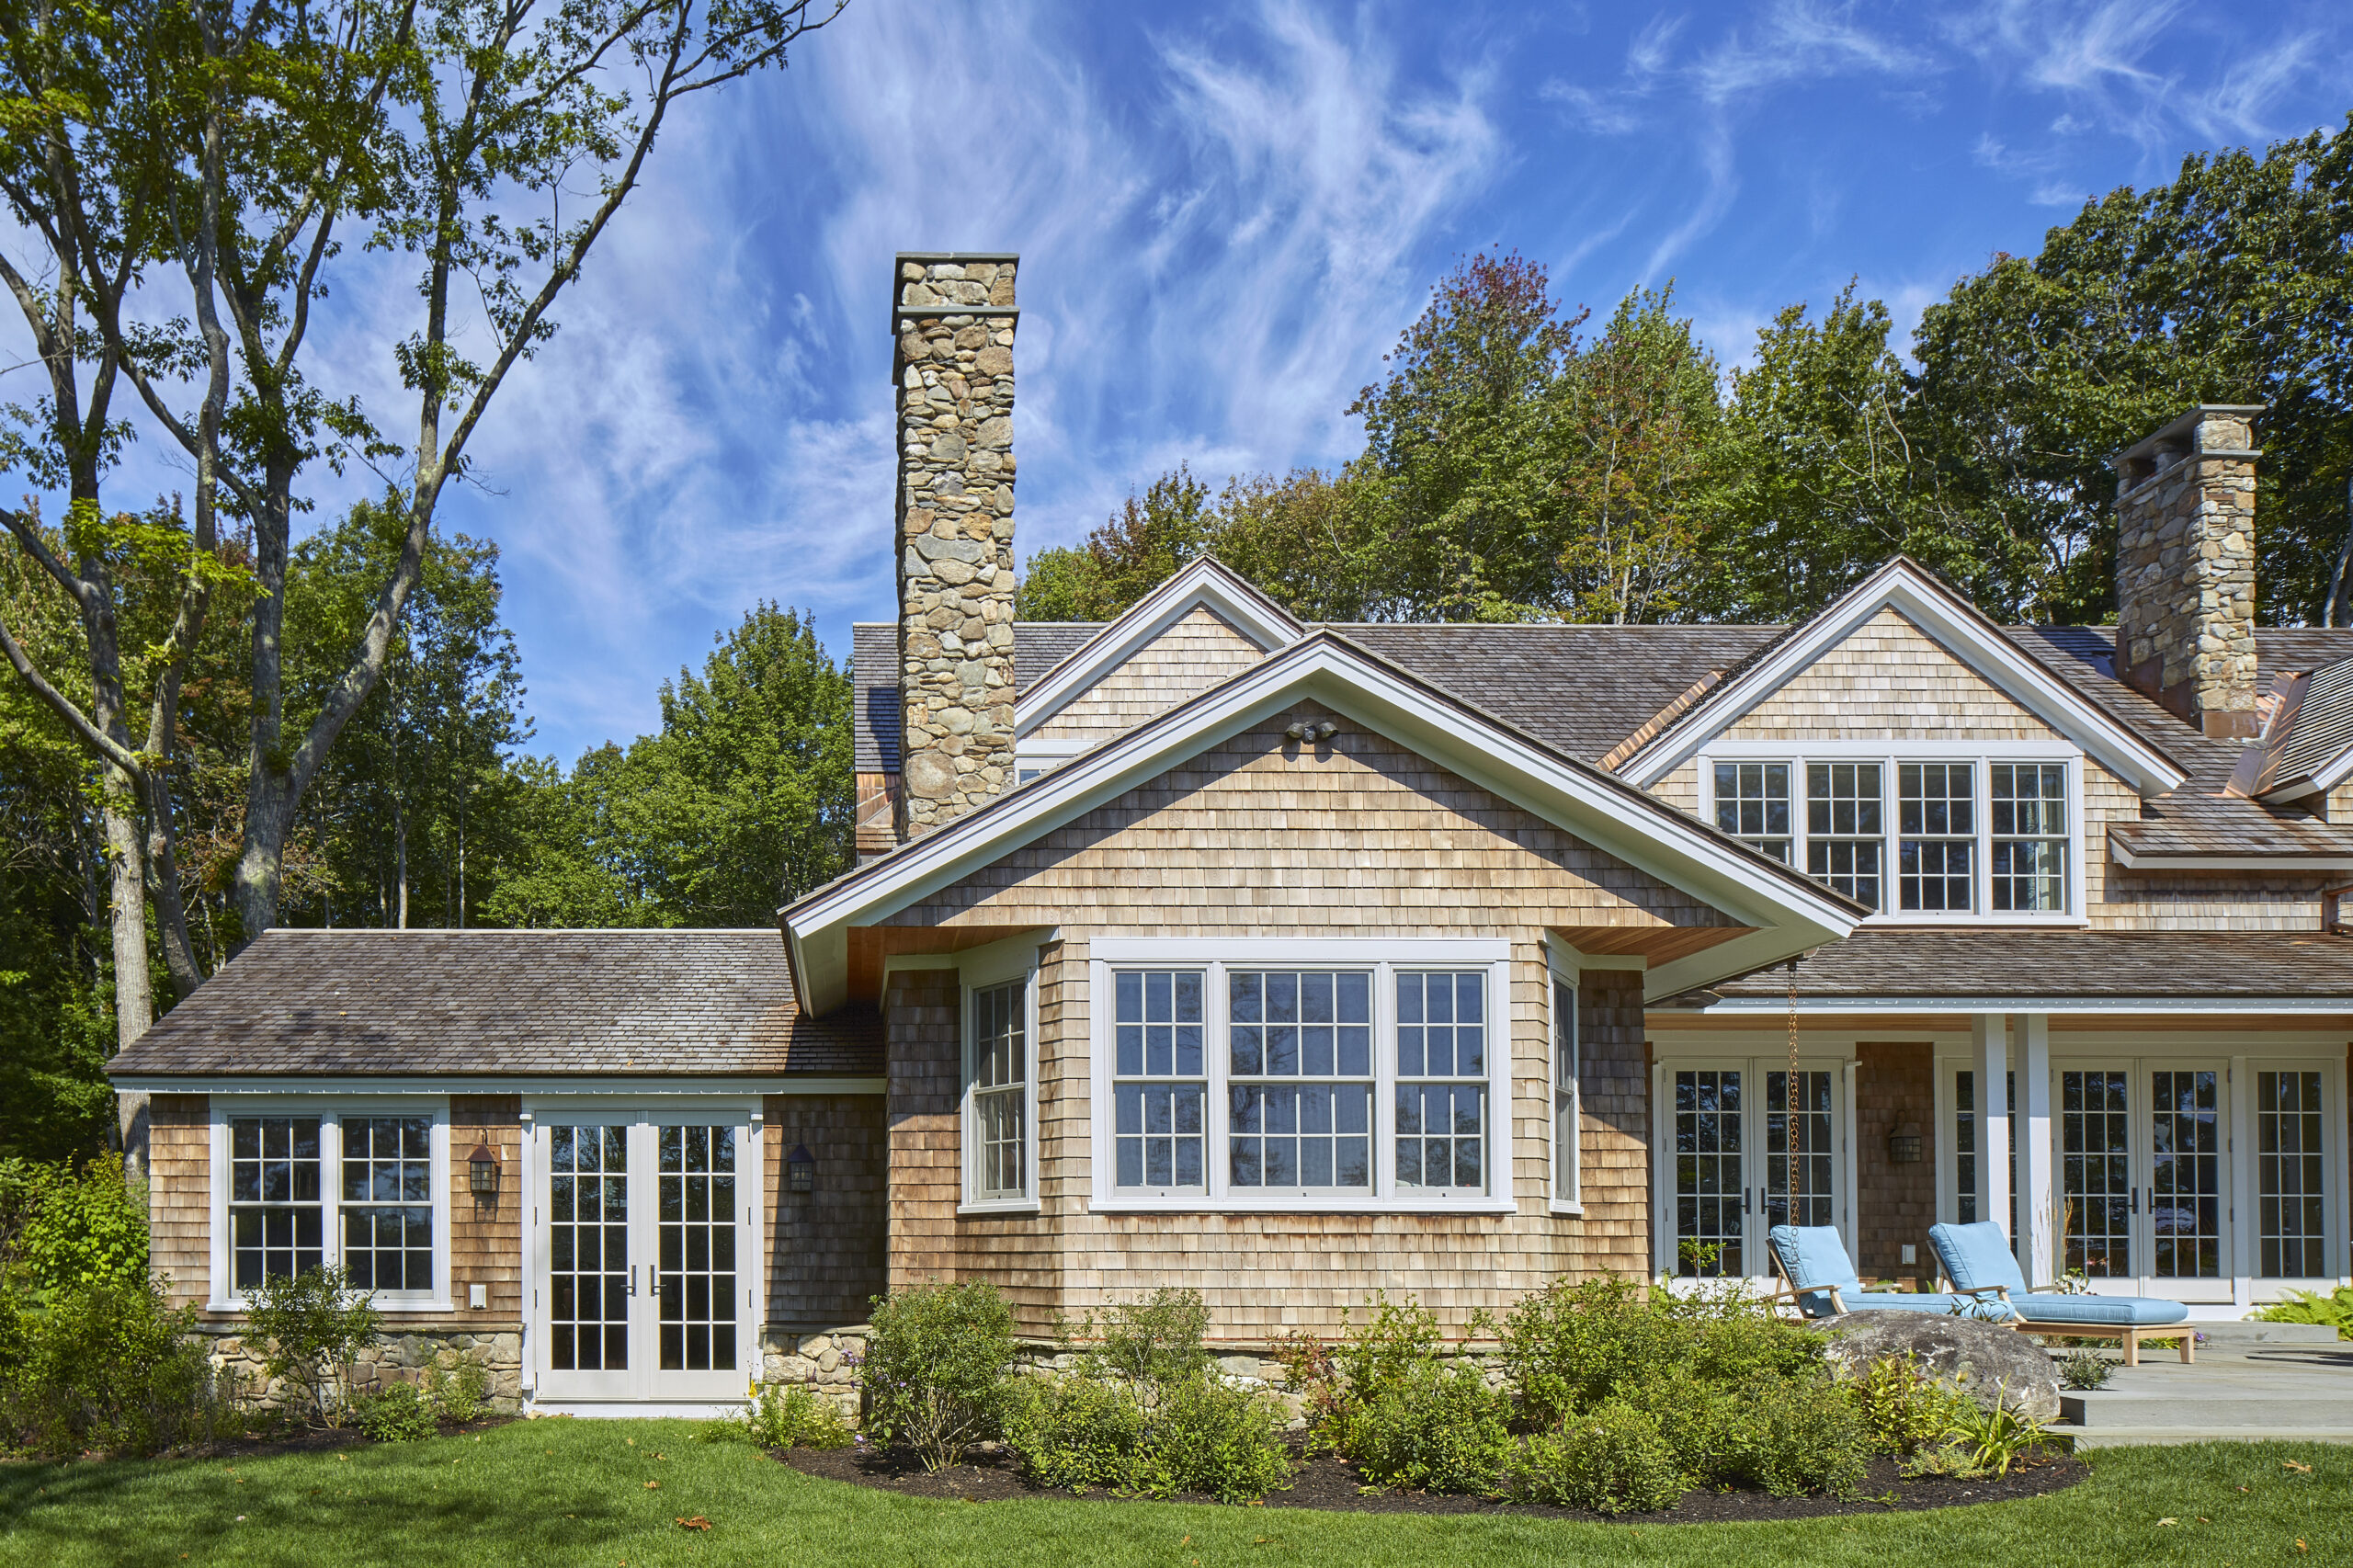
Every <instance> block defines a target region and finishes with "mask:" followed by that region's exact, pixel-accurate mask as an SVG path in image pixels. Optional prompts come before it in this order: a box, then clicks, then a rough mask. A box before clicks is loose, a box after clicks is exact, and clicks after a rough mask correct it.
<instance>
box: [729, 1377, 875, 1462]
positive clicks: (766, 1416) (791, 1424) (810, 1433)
mask: <svg viewBox="0 0 2353 1568" xmlns="http://www.w3.org/2000/svg"><path fill="white" fill-rule="evenodd" d="M741 1425H742V1426H743V1428H744V1431H745V1436H746V1437H750V1438H751V1440H752V1441H753V1442H755V1443H756V1444H758V1445H759V1446H760V1447H761V1448H764V1449H847V1448H848V1447H849V1445H850V1441H851V1438H852V1436H853V1434H852V1433H851V1431H850V1429H849V1422H848V1421H847V1419H845V1418H844V1417H843V1415H842V1407H841V1406H840V1405H838V1404H835V1403H834V1402H833V1401H832V1400H830V1399H827V1398H825V1397H824V1395H822V1394H820V1393H819V1392H817V1391H816V1390H815V1389H813V1388H811V1387H810V1386H809V1385H808V1384H807V1383H765V1384H762V1385H761V1387H760V1389H759V1392H757V1393H756V1394H754V1395H753V1397H752V1403H750V1405H749V1406H748V1407H746V1408H745V1412H744V1419H743V1421H742V1423H741Z"/></svg>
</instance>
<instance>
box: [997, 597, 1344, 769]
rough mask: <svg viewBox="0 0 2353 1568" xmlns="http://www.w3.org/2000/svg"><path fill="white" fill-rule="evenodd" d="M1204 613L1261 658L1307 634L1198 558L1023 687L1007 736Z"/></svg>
mask: <svg viewBox="0 0 2353 1568" xmlns="http://www.w3.org/2000/svg"><path fill="white" fill-rule="evenodd" d="M1204 608H1205V609H1207V610H1209V611H1210V612H1211V614H1213V615H1215V616H1216V617H1217V618H1218V619H1221V620H1222V621H1224V622H1225V623H1226V624H1227V625H1229V626H1231V627H1233V629H1234V630H1235V631H1239V632H1240V633H1242V635H1243V636H1244V637H1245V638H1247V639H1249V641H1250V642H1253V643H1256V645H1257V647H1258V649H1259V650H1260V652H1262V653H1272V652H1274V651H1275V650H1276V649H1277V648H1280V647H1284V646H1286V645H1288V644H1290V643H1292V642H1297V641H1299V639H1300V638H1302V637H1303V636H1305V635H1306V634H1307V627H1306V625H1305V624H1304V623H1303V622H1302V621H1301V620H1300V619H1299V618H1298V617H1296V616H1294V615H1292V614H1291V613H1290V611H1289V610H1287V609H1285V608H1283V607H1282V606H1280V605H1279V604H1277V603H1276V602H1275V601H1274V600H1272V599H1270V598H1268V597H1267V596H1266V595H1265V594H1263V593H1261V592H1259V590H1258V589H1257V588H1256V587H1255V586H1253V585H1251V583H1250V582H1249V581H1248V579H1246V578H1245V577H1244V576H1243V575H1242V574H1240V573H1238V572H1236V571H1234V570H1233V568H1232V567H1230V566H1228V565H1226V564H1225V563H1224V562H1222V561H1220V560H1218V559H1217V558H1216V557H1215V556H1212V555H1204V556H1200V557H1199V558H1198V559H1196V560H1194V561H1192V562H1188V564H1186V565H1185V566H1184V567H1182V568H1181V569H1179V570H1178V571H1177V572H1176V574H1173V575H1172V576H1170V577H1169V579H1168V580H1167V581H1166V582H1165V583H1163V584H1161V585H1160V586H1158V587H1156V588H1154V589H1153V591H1152V592H1150V593H1148V594H1146V595H1145V596H1144V597H1142V598H1141V599H1138V600H1137V601H1136V602H1135V603H1134V604H1132V605H1131V606H1129V607H1128V609H1127V612H1126V613H1125V614H1123V615H1121V616H1120V618H1119V619H1116V620H1114V621H1111V622H1109V623H1108V625H1106V626H1104V627H1103V628H1102V629H1101V630H1099V631H1097V632H1096V634H1095V635H1094V636H1093V637H1091V638H1089V639H1087V641H1086V642H1084V643H1082V644H1081V645H1080V646H1079V647H1077V648H1076V649H1074V650H1073V651H1072V652H1071V653H1070V654H1069V655H1068V656H1067V657H1065V658H1064V659H1063V661H1062V662H1061V663H1060V664H1058V665H1055V666H1054V667H1053V668H1052V669H1051V670H1049V671H1047V672H1046V674H1044V675H1043V676H1040V677H1039V678H1038V679H1037V680H1036V681H1035V682H1034V683H1027V682H1025V683H1022V684H1021V685H1020V686H1019V687H1017V695H1016V697H1015V699H1014V709H1013V714H1014V717H1013V732H1014V733H1015V734H1016V735H1017V736H1019V735H1024V734H1027V733H1029V732H1030V731H1031V730H1034V729H1036V728H1037V727H1038V726H1039V725H1040V724H1042V723H1044V722H1046V721H1047V720H1048V719H1051V718H1052V717H1053V716H1054V715H1055V714H1056V713H1058V712H1060V711H1061V710H1063V708H1065V707H1067V706H1069V705H1070V703H1071V702H1072V701H1073V700H1074V699H1076V698H1077V697H1078V696H1079V695H1080V694H1081V693H1083V692H1085V691H1086V689H1087V688H1088V687H1092V686H1093V685H1094V684H1095V683H1096V682H1097V681H1098V680H1100V679H1102V678H1103V676H1106V675H1108V674H1109V673H1110V672H1111V671H1112V670H1115V669H1117V668H1118V667H1119V666H1120V665H1123V664H1125V663H1127V662H1128V660H1129V659H1131V658H1132V657H1133V656H1134V655H1135V653H1136V652H1137V650H1139V649H1141V648H1142V647H1144V646H1145V645H1146V644H1147V643H1149V642H1152V641H1153V639H1154V638H1156V637H1158V636H1159V635H1160V634H1161V633H1162V632H1164V631H1167V630H1168V629H1169V628H1170V627H1172V626H1174V625H1176V623H1177V622H1178V621H1180V620H1182V619H1185V618H1186V617H1187V616H1188V615H1190V614H1192V613H1193V611H1194V610H1196V609H1204ZM1017 646H1018V644H1017ZM1016 657H1018V654H1017V655H1016Z"/></svg>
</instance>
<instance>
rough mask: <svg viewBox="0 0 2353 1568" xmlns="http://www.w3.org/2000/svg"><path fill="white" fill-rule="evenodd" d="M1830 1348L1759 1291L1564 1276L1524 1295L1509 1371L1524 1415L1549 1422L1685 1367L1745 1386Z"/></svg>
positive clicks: (1511, 1339)
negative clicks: (1700, 1290)
mask: <svg viewBox="0 0 2353 1568" xmlns="http://www.w3.org/2000/svg"><path fill="white" fill-rule="evenodd" d="M1821 1355H1822V1346H1821V1343H1820V1336H1819V1335H1813V1334H1810V1333H1808V1332H1807V1331H1806V1330H1805V1329H1804V1327H1802V1325H1800V1324H1792V1323H1789V1322H1786V1321H1784V1320H1781V1319H1779V1318H1777V1317H1776V1316H1775V1315H1774V1314H1773V1312H1771V1311H1770V1310H1769V1308H1768V1307H1767V1305H1766V1304H1765V1303H1764V1302H1763V1301H1759V1300H1757V1299H1756V1298H1754V1297H1750V1296H1747V1295H1745V1294H1744V1293H1742V1292H1739V1291H1736V1290H1735V1291H1731V1292H1728V1293H1725V1294H1723V1295H1720V1296H1719V1295H1708V1296H1677V1295H1675V1294H1673V1293H1672V1292H1670V1291H1665V1290H1647V1291H1646V1288H1645V1287H1644V1286H1643V1284H1642V1283H1641V1282H1640V1281H1637V1280H1632V1279H1626V1278H1619V1277H1617V1276H1615V1275H1609V1276H1604V1277H1602V1278H1597V1279H1588V1280H1585V1281H1582V1282H1580V1283H1576V1284H1571V1283H1570V1282H1569V1281H1567V1280H1565V1279H1560V1280H1555V1281H1553V1282H1552V1284H1551V1285H1549V1286H1547V1287H1546V1288H1545V1289H1543V1290H1539V1291H1536V1292H1535V1293H1533V1294H1531V1295H1529V1296H1527V1297H1525V1298H1523V1299H1522V1300H1521V1301H1520V1302H1519V1304H1518V1306H1516V1307H1514V1308H1513V1309H1512V1311H1511V1312H1510V1313H1509V1314H1508V1315H1507V1316H1506V1319H1505V1323H1504V1334H1503V1361H1504V1366H1505V1369H1506V1372H1507V1373H1508V1374H1509V1377H1510V1380H1511V1382H1512V1384H1513V1386H1514V1387H1515V1388H1516V1389H1517V1390H1518V1396H1519V1404H1520V1411H1521V1414H1522V1415H1523V1416H1524V1417H1525V1418H1526V1419H1528V1420H1529V1422H1531V1423H1533V1424H1535V1425H1538V1426H1557V1425H1559V1424H1560V1423H1561V1422H1562V1421H1563V1420H1564V1419H1566V1418H1567V1417H1568V1416H1569V1415H1574V1413H1576V1412H1577V1411H1580V1410H1584V1409H1586V1408H1588V1407H1590V1406H1592V1405H1595V1404H1598V1403H1602V1402H1604V1401H1607V1400H1611V1399H1617V1398H1620V1397H1623V1396H1624V1395H1626V1394H1627V1393H1628V1392H1630V1391H1632V1390H1635V1389H1641V1388H1644V1387H1647V1386H1649V1385H1652V1384H1654V1383H1657V1382H1658V1381H1660V1380H1661V1379H1662V1378H1666V1377H1669V1376H1670V1375H1671V1374H1673V1373H1675V1372H1677V1371H1678V1370H1688V1371H1689V1372H1690V1373H1691V1374H1692V1375H1694V1376H1696V1377H1698V1378H1699V1379H1700V1380H1702V1381H1708V1382H1714V1383H1722V1384H1727V1385H1736V1384H1742V1383H1746V1382H1749V1381H1753V1380H1755V1379H1757V1378H1761V1377H1768V1376H1770V1377H1792V1376H1798V1375H1802V1374H1803V1373H1804V1372H1806V1371H1807V1370H1808V1369H1810V1368H1812V1367H1813V1365H1814V1364H1815V1363H1817V1362H1818V1361H1819V1360H1820V1359H1821Z"/></svg>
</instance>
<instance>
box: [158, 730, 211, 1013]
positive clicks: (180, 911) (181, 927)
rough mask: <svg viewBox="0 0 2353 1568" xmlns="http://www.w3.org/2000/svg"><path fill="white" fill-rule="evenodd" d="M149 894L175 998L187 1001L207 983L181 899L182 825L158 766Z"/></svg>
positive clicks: (168, 786)
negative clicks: (191, 940)
mask: <svg viewBox="0 0 2353 1568" xmlns="http://www.w3.org/2000/svg"><path fill="white" fill-rule="evenodd" d="M147 866H148V883H149V887H148V894H149V896H150V897H152V898H153V899H154V901H155V934H156V936H157V937H160V938H161V939H162V941H163V944H164V965H165V968H166V969H168V970H170V971H171V975H172V997H173V1000H175V1001H178V1002H185V1001H187V1000H188V998H189V997H190V996H193V995H195V994H196V988H197V987H198V986H199V985H201V984H203V983H204V971H203V970H202V969H201V968H200V967H199V965H198V964H197V961H196V949H195V946H194V945H193V944H192V943H190V942H189V940H188V909H187V907H186V906H185V905H184V904H183V903H181V901H180V868H179V828H178V825H177V824H176V823H175V822H174V821H173V818H172V787H171V784H170V782H169V780H168V779H167V778H166V777H165V773H164V770H163V768H162V767H160V766H158V767H153V769H151V770H150V772H149V773H148V775H147Z"/></svg>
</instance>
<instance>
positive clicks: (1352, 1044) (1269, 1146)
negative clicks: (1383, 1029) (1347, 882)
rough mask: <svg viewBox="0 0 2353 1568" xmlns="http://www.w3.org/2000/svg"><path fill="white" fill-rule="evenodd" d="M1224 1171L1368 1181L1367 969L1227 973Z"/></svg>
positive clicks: (1319, 1183) (1332, 1182) (1323, 1184)
mask: <svg viewBox="0 0 2353 1568" xmlns="http://www.w3.org/2000/svg"><path fill="white" fill-rule="evenodd" d="M1227 1047H1228V1051H1229V1052H1230V1054H1231V1061H1230V1062H1229V1064H1228V1069H1227V1071H1228V1079H1227V1107H1226V1180H1227V1181H1228V1182H1229V1183H1230V1184H1231V1185H1232V1186H1233V1187H1234V1188H1235V1189H1237V1190H1241V1189H1247V1188H1268V1187H1272V1188H1287V1189H1302V1188H1334V1187H1354V1188H1358V1189H1360V1190H1367V1191H1369V1190H1370V1188H1371V1187H1372V1081H1371V1080H1372V976H1371V975H1370V974H1368V973H1365V972H1363V971H1347V970H1336V971H1289V970H1282V971H1278V970H1236V971H1233V972H1232V973H1231V974H1229V975H1228V976H1227Z"/></svg>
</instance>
